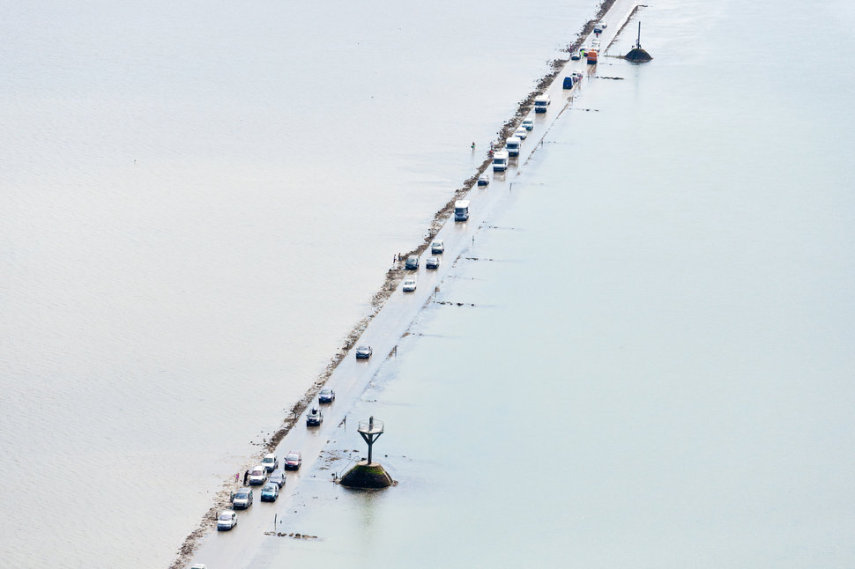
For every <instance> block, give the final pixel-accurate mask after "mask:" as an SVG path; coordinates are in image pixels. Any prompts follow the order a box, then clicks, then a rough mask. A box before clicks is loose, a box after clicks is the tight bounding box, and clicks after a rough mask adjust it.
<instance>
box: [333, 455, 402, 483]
mask: <svg viewBox="0 0 855 569" xmlns="http://www.w3.org/2000/svg"><path fill="white" fill-rule="evenodd" d="M393 483H394V480H392V477H391V476H389V473H388V472H386V469H384V468H383V466H382V465H380V464H379V463H377V462H372V463H371V464H368V462H366V461H364V460H363V461H360V462H359V463H357V464H356V466H354V467H353V468H351V469H350V470H348V471H347V473H346V474H345V475H344V476H342V477H341V482H340V484H341V485H342V486H347V487H348V488H364V489H377V488H388V487H389V486H391V485H392V484H393Z"/></svg>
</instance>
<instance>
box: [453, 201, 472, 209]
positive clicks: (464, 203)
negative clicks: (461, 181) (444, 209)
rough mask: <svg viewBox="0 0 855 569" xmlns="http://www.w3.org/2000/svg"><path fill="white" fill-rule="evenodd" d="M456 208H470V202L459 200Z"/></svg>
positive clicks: (455, 203)
mask: <svg viewBox="0 0 855 569" xmlns="http://www.w3.org/2000/svg"><path fill="white" fill-rule="evenodd" d="M454 207H469V200H457V201H456V202H454Z"/></svg>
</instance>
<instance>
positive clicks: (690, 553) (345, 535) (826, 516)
mask: <svg viewBox="0 0 855 569" xmlns="http://www.w3.org/2000/svg"><path fill="white" fill-rule="evenodd" d="M779 8H780V6H779V5H778V4H773V3H770V2H760V3H759V4H753V5H752V6H745V5H743V4H738V3H735V2H724V3H715V4H712V5H711V4H710V3H706V2H688V3H687V2H679V3H678V2H665V3H661V4H657V5H656V6H651V7H650V8H649V9H648V10H646V11H645V12H643V16H642V17H643V18H644V22H645V29H646V30H647V31H646V36H645V37H646V39H645V40H644V45H645V47H646V48H648V49H649V50H650V51H651V52H652V53H653V55H654V56H655V57H656V59H655V61H654V62H653V63H652V64H650V65H647V66H643V67H633V66H631V65H628V64H625V63H624V62H622V61H620V60H611V59H606V60H605V61H604V62H603V63H601V64H600V65H599V69H598V70H597V75H599V76H600V77H601V78H599V79H597V78H595V79H592V80H590V81H588V82H587V83H586V84H585V85H584V89H583V91H582V93H581V95H580V96H579V98H578V99H577V101H576V103H575V105H574V109H573V110H571V111H569V112H568V113H566V114H565V116H564V117H563V118H562V119H561V121H560V122H559V123H558V124H557V125H556V127H555V128H554V129H553V130H552V131H551V132H550V134H549V135H548V137H547V139H546V141H545V144H544V146H543V149H542V150H540V151H538V152H537V153H536V154H535V156H534V158H533V159H532V161H531V162H530V163H529V164H528V165H527V166H526V167H525V168H523V170H522V173H521V175H520V176H519V177H517V178H514V184H513V187H512V188H511V189H509V188H508V186H507V185H497V184H494V185H491V187H490V189H489V190H488V191H503V192H506V193H507V199H506V201H505V203H504V205H503V206H502V207H499V208H497V209H496V210H495V211H493V212H492V215H491V218H490V221H489V222H488V223H487V224H486V227H484V228H482V230H481V231H480V232H479V233H478V235H477V238H476V240H475V242H474V243H473V245H472V249H471V251H470V252H469V253H468V254H464V256H463V258H461V259H459V260H458V261H457V264H456V267H455V270H454V273H453V274H452V275H451V276H450V277H449V278H448V279H447V280H446V281H445V282H444V283H443V285H442V289H441V292H440V294H439V296H438V300H439V301H450V302H452V303H454V305H453V306H449V305H447V304H438V303H434V304H431V305H430V306H429V307H428V308H427V309H426V310H425V311H424V313H423V314H422V316H421V317H420V318H419V320H418V321H417V322H416V323H414V325H413V327H412V329H411V334H410V335H408V336H407V337H406V338H404V340H403V343H402V346H401V349H400V350H399V351H398V355H397V357H396V358H395V359H393V360H391V361H390V362H389V363H388V364H387V365H386V366H385V367H384V370H383V372H382V373H381V374H380V375H378V377H377V378H375V381H374V384H373V387H372V388H371V389H369V390H368V391H367V392H366V393H365V395H364V397H363V399H362V401H361V402H360V403H359V404H358V405H357V407H356V408H355V409H354V411H353V415H354V416H355V417H357V418H365V417H366V416H368V415H369V414H373V415H375V416H377V417H381V418H382V419H384V420H385V423H386V434H384V436H383V437H382V438H381V439H380V440H379V442H378V443H377V446H376V448H375V453H379V454H375V456H379V457H380V458H381V460H382V461H383V462H385V463H386V464H387V465H388V466H389V469H390V470H391V471H392V472H393V475H394V477H395V478H396V479H397V480H398V481H399V482H400V483H399V485H398V486H396V487H394V488H391V489H388V490H386V491H384V492H382V493H375V494H367V495H366V494H359V493H351V492H348V491H346V490H344V489H342V488H340V487H338V486H335V485H333V484H331V483H330V482H329V481H328V480H329V477H330V474H331V472H333V471H338V472H340V471H343V470H344V469H345V468H346V467H347V465H348V464H349V463H350V461H351V460H352V458H353V457H354V456H357V455H358V454H362V452H361V450H362V449H363V445H362V443H361V441H360V440H359V438H358V436H357V435H356V433H355V432H354V431H353V425H351V427H350V428H349V429H345V428H342V429H340V436H339V437H338V438H337V439H336V440H333V441H332V442H331V443H330V447H329V450H328V454H327V461H326V464H325V465H323V466H321V467H319V468H317V469H316V470H315V471H314V472H312V473H304V477H306V479H307V480H306V483H305V484H301V486H300V489H299V491H298V493H297V494H296V495H295V496H294V497H293V498H292V499H290V501H289V502H288V506H289V507H288V511H289V515H288V517H287V519H286V520H285V521H284V522H282V524H281V525H280V531H282V530H284V531H288V532H301V533H306V534H309V535H317V536H318V538H319V539H317V540H310V541H302V540H292V539H282V538H270V541H269V542H268V543H267V544H266V545H265V547H263V548H262V549H261V550H260V551H258V552H257V553H256V554H255V556H254V557H252V558H249V559H247V562H246V565H245V566H247V567H249V566H252V567H281V566H284V565H285V564H289V565H294V564H297V565H300V564H303V563H317V564H322V565H335V564H345V563H346V564H348V565H349V566H357V567H370V566H398V567H400V566H406V567H435V566H437V565H442V566H448V567H504V566H538V565H548V566H563V567H603V568H607V567H674V568H677V567H686V566H692V567H710V568H712V567H716V568H720V567H733V568H742V567H776V568H777V567H787V568H790V567H792V568H796V567H806V566H822V567H840V568H844V567H850V566H851V565H852V563H853V561H855V546H853V542H852V539H851V536H852V535H853V532H855V515H853V511H855V510H853V504H855V490H853V486H852V484H851V482H850V481H851V480H852V478H853V476H855V458H853V455H852V453H851V452H850V449H851V448H852V447H853V443H855V434H854V433H855V429H853V427H855V425H853V419H852V413H851V409H852V408H853V405H855V387H853V385H852V382H851V377H852V374H853V371H855V357H853V355H852V350H851V345H852V344H853V341H854V340H855V330H853V326H852V322H853V320H855V319H853V317H855V302H853V294H852V286H851V283H852V282H853V278H855V263H853V261H855V259H853V253H852V247H851V244H852V242H853V241H855V239H853V238H855V235H853V229H852V228H853V227H855V223H853V222H855V219H853V217H855V208H853V205H855V203H853V201H855V199H853V197H852V193H851V191H850V189H851V185H852V180H853V178H852V168H851V165H850V164H849V156H850V155H851V152H852V149H853V148H852V143H851V132H852V128H853V126H855V124H853V123H855V118H853V114H852V113H851V111H849V109H848V105H849V99H850V94H851V93H852V92H853V87H855V83H853V79H852V77H851V75H850V74H847V73H845V69H847V67H848V64H847V63H846V61H845V59H844V58H845V54H847V53H850V52H851V50H852V48H853V47H855V46H853V45H852V44H853V40H852V36H851V34H849V33H848V30H849V29H850V27H851V24H852V23H853V22H852V20H851V16H852V11H851V9H850V8H848V6H844V5H843V4H838V5H825V6H823V7H813V9H812V10H811V11H810V17H809V18H806V17H805V14H804V13H800V12H799V11H797V10H787V11H784V12H781V11H780V10H779ZM812 34H813V35H815V36H818V35H819V34H822V35H823V37H826V38H829V41H830V42H831V43H832V44H833V48H830V49H828V50H827V51H826V52H825V53H824V56H823V57H822V58H819V60H817V59H816V58H813V59H812V60H811V61H804V62H803V63H805V64H810V66H811V68H810V71H809V72H808V73H807V75H801V76H799V77H797V78H794V77H793V75H792V71H793V68H794V66H795V67H798V61H799V60H801V59H805V60H807V59H808V54H804V57H802V55H801V54H794V57H793V58H786V59H780V58H778V57H776V56H773V55H774V54H778V53H780V50H779V47H780V46H781V45H787V43H788V42H789V41H790V39H791V38H793V37H804V36H806V35H807V36H811V35H812ZM630 43H631V39H630V38H628V37H626V38H623V40H622V42H621V49H620V50H616V51H625V50H626V49H628V47H629V44H630ZM722 46H739V49H734V50H723V49H722ZM746 53H751V54H754V55H753V56H752V57H751V58H746V57H745V54H746ZM794 59H795V60H794ZM604 77H621V78H622V80H607V79H605V78H604ZM584 109H591V110H590V111H586V110H584ZM458 302H459V303H463V304H464V306H456V303H458ZM469 304H474V307H473V306H468V305H469ZM350 423H351V422H349V424H350ZM354 449H357V450H360V453H356V454H354V453H352V452H351V451H352V450H354ZM272 521H273V520H272V516H271V523H272ZM214 537H219V536H214Z"/></svg>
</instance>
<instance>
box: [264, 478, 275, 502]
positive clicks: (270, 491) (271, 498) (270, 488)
mask: <svg viewBox="0 0 855 569" xmlns="http://www.w3.org/2000/svg"><path fill="white" fill-rule="evenodd" d="M278 497H279V486H277V485H276V484H271V483H270V482H268V483H267V484H265V485H264V488H262V489H261V501H262V502H275V501H276V498H278Z"/></svg>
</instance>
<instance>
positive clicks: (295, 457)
mask: <svg viewBox="0 0 855 569" xmlns="http://www.w3.org/2000/svg"><path fill="white" fill-rule="evenodd" d="M301 464H303V454H302V453H301V452H300V451H298V450H289V451H288V454H286V455H285V458H284V459H282V468H284V469H285V470H297V469H299V468H300V465H301Z"/></svg>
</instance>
